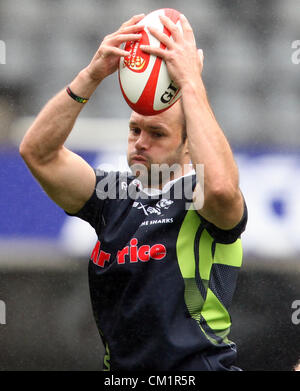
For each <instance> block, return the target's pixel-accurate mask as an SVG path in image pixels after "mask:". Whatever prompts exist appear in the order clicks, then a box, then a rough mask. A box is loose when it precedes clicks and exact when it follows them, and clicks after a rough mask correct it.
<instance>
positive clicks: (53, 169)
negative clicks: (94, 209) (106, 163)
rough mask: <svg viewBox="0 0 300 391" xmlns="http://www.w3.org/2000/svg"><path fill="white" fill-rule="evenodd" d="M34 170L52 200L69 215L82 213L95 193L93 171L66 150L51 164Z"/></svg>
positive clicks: (75, 155)
mask: <svg viewBox="0 0 300 391" xmlns="http://www.w3.org/2000/svg"><path fill="white" fill-rule="evenodd" d="M30 169H31V171H32V173H33V175H34V176H35V178H36V179H37V180H38V182H39V183H40V185H41V186H42V187H43V189H44V190H45V192H46V193H47V194H48V196H49V197H50V198H51V199H52V200H53V201H54V202H55V203H56V204H57V205H58V206H60V207H61V208H62V209H64V210H65V211H66V212H68V213H72V214H74V213H76V212H78V211H79V210H80V209H81V208H82V207H83V206H84V204H85V203H86V201H87V200H88V199H89V198H90V197H91V195H92V193H93V191H94V189H95V184H96V175H95V172H94V170H93V168H92V167H91V166H90V165H89V164H88V163H87V162H86V161H85V160H84V159H82V158H81V157H80V156H79V155H77V154H75V153H74V152H72V151H69V150H68V149H66V148H63V149H62V150H61V151H60V152H59V153H58V155H57V157H56V159H53V160H52V161H51V162H49V163H46V164H43V165H42V166H39V167H30Z"/></svg>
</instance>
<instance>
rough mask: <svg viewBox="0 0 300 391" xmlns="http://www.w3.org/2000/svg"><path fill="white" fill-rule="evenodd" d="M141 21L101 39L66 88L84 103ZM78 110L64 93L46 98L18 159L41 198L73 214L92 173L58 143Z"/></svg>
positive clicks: (87, 194)
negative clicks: (36, 184) (34, 181)
mask: <svg viewBox="0 0 300 391" xmlns="http://www.w3.org/2000/svg"><path fill="white" fill-rule="evenodd" d="M143 16H144V15H136V16H134V17H132V18H131V19H130V20H129V21H127V22H125V23H124V24H123V25H122V26H121V28H120V29H119V30H118V31H116V32H115V33H113V34H110V35H108V36H106V37H105V38H104V40H103V42H102V43H101V45H100V47H99V49H98V50H97V52H96V54H95V56H94V57H93V59H92V61H91V63H90V64H89V65H88V66H87V67H86V68H85V69H83V70H82V71H81V72H80V73H79V74H78V75H77V76H76V77H75V79H74V80H73V81H72V82H71V84H70V89H71V91H72V92H73V93H74V94H76V95H77V96H80V97H84V98H89V97H90V96H91V95H92V94H93V92H94V91H95V89H96V88H97V87H98V86H99V84H100V83H101V81H102V80H103V79H104V78H105V77H107V76H108V75H110V74H111V73H113V72H115V71H116V69H117V67H118V63H119V58H120V57H121V56H126V55H128V53H127V52H126V51H124V50H122V49H121V48H120V45H121V44H122V43H124V42H127V41H129V40H137V39H139V38H140V34H139V33H140V31H141V30H142V29H143V26H137V25H136V23H137V22H139V21H140V20H141V19H142V18H143ZM83 106H84V105H83V104H82V103H79V102H77V101H75V100H74V99H72V98H71V97H70V96H69V95H68V93H67V92H66V90H65V89H64V90H62V91H60V92H59V93H58V94H57V95H56V96H55V97H54V98H52V99H51V100H50V101H49V102H48V103H47V104H46V106H45V107H44V108H43V109H42V111H41V112H40V113H39V115H38V116H37V118H36V120H35V121H34V123H33V124H32V126H31V127H30V129H29V130H28V131H27V133H26V134H25V136H24V138H23V140H22V142H21V145H20V154H21V156H22V157H23V159H24V160H25V162H26V164H27V166H28V167H29V169H30V170H31V172H32V174H33V175H34V176H35V178H36V179H37V180H38V181H39V183H40V184H41V186H42V187H43V188H44V190H45V191H46V193H47V194H48V195H49V197H51V198H52V199H53V201H54V202H56V203H57V204H58V205H59V206H60V207H62V208H63V209H64V210H66V211H67V212H69V213H76V212H78V211H79V210H80V209H81V208H82V206H83V205H84V204H85V202H86V201H87V200H88V199H89V198H90V196H91V195H92V193H93V190H94V188H95V181H96V178H95V173H94V170H93V169H92V167H90V166H89V164H88V163H87V162H86V161H84V160H83V159H82V158H81V157H80V156H78V155H76V154H75V153H73V152H72V151H70V150H68V149H67V148H66V147H65V146H64V143H65V141H66V139H67V137H68V136H69V134H70V132H71V131H72V129H73V126H74V123H75V121H76V119H77V117H78V115H79V113H80V112H81V110H82V108H83Z"/></svg>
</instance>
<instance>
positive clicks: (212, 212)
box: [193, 184, 245, 230]
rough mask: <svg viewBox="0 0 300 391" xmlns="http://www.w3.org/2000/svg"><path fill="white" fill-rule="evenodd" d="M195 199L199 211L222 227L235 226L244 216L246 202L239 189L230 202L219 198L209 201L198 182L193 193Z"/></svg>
mask: <svg viewBox="0 0 300 391" xmlns="http://www.w3.org/2000/svg"><path fill="white" fill-rule="evenodd" d="M193 201H194V206H195V208H196V210H197V211H198V213H199V214H200V215H201V216H203V217H204V218H205V219H206V220H207V221H209V222H210V223H212V224H214V225H215V226H216V227H218V228H220V229H224V230H230V229H232V228H234V227H235V226H236V225H237V224H238V223H239V222H240V220H241V219H242V217H243V213H244V206H245V202H244V198H243V195H242V193H241V191H240V190H239V189H238V191H237V192H236V194H235V196H234V197H232V199H230V200H229V202H225V201H223V200H222V199H221V200H218V199H217V198H216V201H215V202H214V201H213V202H212V201H211V202H207V200H206V199H205V196H204V193H203V190H202V189H201V187H200V186H199V184H197V185H196V187H195V190H194V193H193ZM226 201H227V200H226Z"/></svg>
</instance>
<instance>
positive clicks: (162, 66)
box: [119, 8, 181, 115]
mask: <svg viewBox="0 0 300 391" xmlns="http://www.w3.org/2000/svg"><path fill="white" fill-rule="evenodd" d="M159 15H166V16H168V17H169V18H170V19H171V20H172V21H173V22H174V23H175V24H176V25H178V26H179V27H180V28H181V24H180V21H179V15H180V13H179V12H178V11H176V10H174V9H171V8H163V9H159V10H156V11H153V12H151V13H150V14H148V15H146V16H145V17H144V18H143V19H142V20H141V21H140V22H139V23H138V24H142V25H144V26H145V28H144V30H143V31H142V37H141V39H140V40H139V41H129V42H127V43H126V45H125V50H126V51H128V52H130V54H129V55H128V56H127V57H122V58H121V59H120V63H119V83H120V87H121V91H122V94H123V97H124V98H125V100H126V102H127V103H128V105H129V106H130V107H131V108H132V109H133V110H134V111H136V112H137V113H139V114H142V115H155V114H159V113H161V112H163V111H165V110H167V109H168V108H169V107H171V106H172V105H173V104H174V103H175V102H176V101H177V99H179V98H180V95H181V93H180V89H179V88H178V87H177V85H176V84H175V83H174V82H173V81H172V80H171V78H170V76H169V73H168V70H167V66H166V63H165V61H164V60H162V59H161V58H160V57H157V56H154V55H150V54H148V53H145V52H143V51H142V50H141V48H140V45H150V46H152V47H160V48H162V49H164V50H167V49H166V47H165V45H163V44H162V43H161V42H160V41H159V40H158V39H156V38H155V37H154V36H153V35H151V34H150V32H149V30H148V26H153V27H155V28H156V29H158V30H159V31H161V32H164V33H165V34H167V35H168V36H170V35H171V34H170V31H169V30H168V29H166V27H164V25H163V24H162V23H161V21H160V19H159Z"/></svg>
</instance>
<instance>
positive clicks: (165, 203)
mask: <svg viewBox="0 0 300 391" xmlns="http://www.w3.org/2000/svg"><path fill="white" fill-rule="evenodd" d="M173 203H174V201H172V200H168V199H166V198H163V199H161V200H159V201H158V202H157V203H156V204H155V206H147V205H144V204H143V203H142V202H137V201H136V202H134V203H133V205H132V206H133V208H137V209H142V210H143V211H144V213H145V215H146V216H148V215H149V214H154V213H155V214H157V215H161V214H162V210H166V209H169V207H170V206H171V205H172V204H173Z"/></svg>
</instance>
